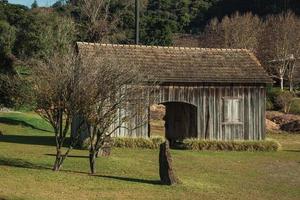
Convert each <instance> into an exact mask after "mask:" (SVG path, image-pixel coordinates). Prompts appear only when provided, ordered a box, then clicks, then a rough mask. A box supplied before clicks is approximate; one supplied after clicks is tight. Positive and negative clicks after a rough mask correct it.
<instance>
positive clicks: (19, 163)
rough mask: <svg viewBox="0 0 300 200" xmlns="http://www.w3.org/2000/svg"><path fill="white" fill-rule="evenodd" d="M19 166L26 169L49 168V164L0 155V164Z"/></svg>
mask: <svg viewBox="0 0 300 200" xmlns="http://www.w3.org/2000/svg"><path fill="white" fill-rule="evenodd" d="M1 165H2V166H10V167H19V168H27V169H47V170H48V169H51V167H49V166H45V165H39V164H34V163H31V162H28V161H26V160H23V159H19V158H5V157H0V166H1Z"/></svg>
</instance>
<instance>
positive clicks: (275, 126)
mask: <svg viewBox="0 0 300 200" xmlns="http://www.w3.org/2000/svg"><path fill="white" fill-rule="evenodd" d="M279 128H280V127H279V125H278V124H276V123H275V122H272V121H271V120H269V119H266V129H267V130H279Z"/></svg>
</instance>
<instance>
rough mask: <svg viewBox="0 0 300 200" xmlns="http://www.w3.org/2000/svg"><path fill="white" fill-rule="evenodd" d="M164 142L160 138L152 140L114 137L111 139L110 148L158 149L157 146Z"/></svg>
mask: <svg viewBox="0 0 300 200" xmlns="http://www.w3.org/2000/svg"><path fill="white" fill-rule="evenodd" d="M163 142H164V139H163V138H161V137H153V138H149V139H148V138H127V137H116V138H112V146H113V147H120V148H143V149H158V148H159V145H160V144H161V143H163Z"/></svg>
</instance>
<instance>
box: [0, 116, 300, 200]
mask: <svg viewBox="0 0 300 200" xmlns="http://www.w3.org/2000/svg"><path fill="white" fill-rule="evenodd" d="M0 130H1V131H2V132H3V133H4V136H0V199H72V200H74V199H251V200H252V199H280V200H281V199H295V200H296V199H297V200H298V199H300V134H298V135H292V134H285V135H276V134H274V135H270V137H272V138H274V139H277V140H278V141H279V142H280V143H282V145H283V149H282V150H281V151H279V152H255V153H254V152H192V151H182V150H172V155H173V160H174V165H175V166H174V167H175V169H176V173H177V175H178V176H179V177H180V179H181V180H182V182H183V184H181V185H176V186H171V187H169V186H162V185H159V182H158V180H159V175H158V150H143V149H118V148H115V149H113V152H112V156H111V157H109V158H99V159H98V160H97V175H95V176H89V175H88V169H89V168H88V167H89V166H88V158H87V155H88V152H87V151H80V150H74V151H72V152H71V156H70V157H69V158H67V160H66V161H65V164H64V166H63V170H62V171H61V172H53V171H51V167H52V163H53V161H54V156H53V154H54V153H55V146H54V139H53V138H52V135H53V133H51V132H50V130H51V129H50V127H49V125H47V123H45V122H44V121H43V120H41V119H40V118H38V117H37V116H36V115H35V114H32V113H26V114H24V113H0Z"/></svg>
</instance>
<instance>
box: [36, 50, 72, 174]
mask: <svg viewBox="0 0 300 200" xmlns="http://www.w3.org/2000/svg"><path fill="white" fill-rule="evenodd" d="M32 71H33V76H32V79H31V82H32V86H33V91H32V95H33V97H34V100H35V102H36V107H35V111H36V112H37V113H38V114H39V115H40V116H41V117H42V118H44V119H45V120H47V121H48V122H49V123H50V124H51V126H52V127H53V130H54V133H55V140H56V159H55V163H54V166H53V170H54V171H58V170H59V169H60V168H61V166H62V164H63V161H64V160H65V158H66V157H67V156H68V153H69V152H70V150H71V149H72V144H70V145H68V148H67V150H66V152H65V153H63V147H64V145H65V142H66V137H67V134H68V132H69V126H70V122H71V118H72V116H73V112H74V111H75V106H74V104H73V103H74V99H75V97H76V96H75V93H74V92H75V90H74V85H75V75H76V74H75V72H76V59H75V57H74V56H72V55H71V54H65V55H60V54H59V55H58V54H55V55H53V56H51V58H49V59H48V60H43V61H41V60H39V61H35V64H34V65H33V68H32Z"/></svg>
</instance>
